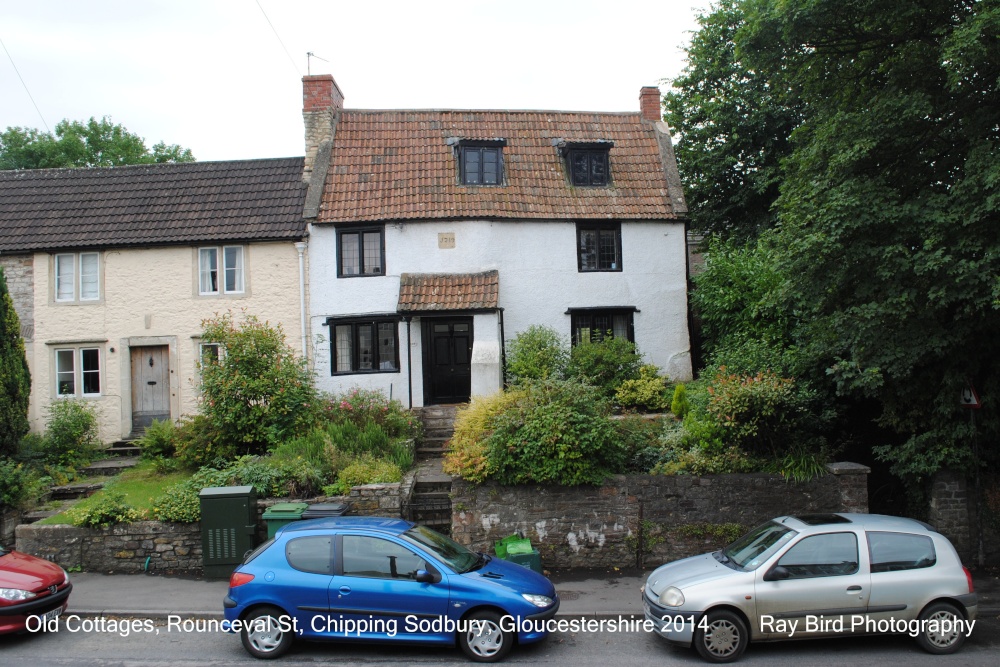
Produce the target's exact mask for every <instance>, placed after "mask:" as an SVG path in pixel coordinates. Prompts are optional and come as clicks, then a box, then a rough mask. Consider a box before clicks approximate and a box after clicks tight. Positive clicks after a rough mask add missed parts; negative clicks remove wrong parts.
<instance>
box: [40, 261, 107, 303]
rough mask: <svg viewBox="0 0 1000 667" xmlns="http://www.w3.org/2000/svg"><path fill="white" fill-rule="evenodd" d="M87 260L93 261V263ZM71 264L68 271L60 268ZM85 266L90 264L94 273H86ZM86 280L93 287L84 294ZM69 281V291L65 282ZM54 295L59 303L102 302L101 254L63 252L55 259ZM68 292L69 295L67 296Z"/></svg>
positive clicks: (53, 272) (53, 274)
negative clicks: (85, 279) (66, 263)
mask: <svg viewBox="0 0 1000 667" xmlns="http://www.w3.org/2000/svg"><path fill="white" fill-rule="evenodd" d="M85 260H92V263H90V262H87V261H85ZM65 262H68V263H69V270H68V271H65V270H63V271H61V270H60V267H61V265H63V264H64V263H65ZM84 264H90V268H92V271H87V273H84ZM84 278H87V283H86V284H89V285H92V286H93V289H92V290H88V292H87V293H86V294H84V285H85V283H84ZM66 281H68V282H69V285H68V288H69V289H68V290H66V289H65V287H67V286H66V285H65V282H66ZM52 282H53V285H52V294H53V300H54V301H56V302H57V303H78V302H85V301H100V299H101V253H99V252H61V253H57V254H56V255H55V257H54V259H53V268H52ZM67 292H68V294H67Z"/></svg>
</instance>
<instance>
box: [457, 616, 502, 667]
mask: <svg viewBox="0 0 1000 667" xmlns="http://www.w3.org/2000/svg"><path fill="white" fill-rule="evenodd" d="M465 623H467V624H468V627H467V629H465V631H464V632H459V633H458V645H459V646H461V647H462V651H463V652H464V653H465V655H467V656H468V657H469V659H470V660H473V661H475V662H497V661H498V660H503V659H504V656H506V655H507V654H508V653H510V649H511V648H513V645H514V634H513V633H511V632H505V631H504V630H502V629H501V628H500V614H497V613H495V612H492V611H480V612H476V613H474V614H472V615H471V616H469V617H468V618H466V619H465Z"/></svg>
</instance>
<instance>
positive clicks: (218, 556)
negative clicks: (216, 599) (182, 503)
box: [198, 486, 257, 579]
mask: <svg viewBox="0 0 1000 667" xmlns="http://www.w3.org/2000/svg"><path fill="white" fill-rule="evenodd" d="M198 497H199V498H200V499H201V554H202V556H201V558H202V562H203V564H204V567H205V578H206V579H228V578H229V575H231V574H232V573H233V570H234V569H236V566H237V565H239V564H240V563H242V562H243V557H244V556H245V555H246V553H247V552H248V551H250V550H251V549H253V546H254V534H255V533H256V532H257V494H256V493H255V492H254V490H253V487H252V486H214V487H208V488H205V489H202V490H201V493H199V494H198Z"/></svg>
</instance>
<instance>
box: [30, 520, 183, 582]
mask: <svg viewBox="0 0 1000 667" xmlns="http://www.w3.org/2000/svg"><path fill="white" fill-rule="evenodd" d="M17 549H18V551H23V552H25V553H29V554H32V555H34V556H39V557H41V558H45V559H47V560H51V561H53V562H55V563H58V564H59V565H62V566H63V567H64V568H67V569H69V568H74V569H75V568H81V569H83V570H87V571H93V572H121V573H137V572H145V571H149V572H163V571H171V572H191V571H198V570H201V565H202V564H201V526H200V524H197V523H164V522H161V521H138V522H136V523H123V524H118V525H115V526H111V527H109V528H77V527H75V526H38V525H35V524H27V525H23V526H18V527H17ZM147 559H148V562H147Z"/></svg>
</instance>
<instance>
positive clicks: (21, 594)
mask: <svg viewBox="0 0 1000 667" xmlns="http://www.w3.org/2000/svg"><path fill="white" fill-rule="evenodd" d="M71 590H73V584H71V583H70V582H69V575H67V574H66V570H64V569H62V568H61V567H59V566H58V565H56V564H55V563H50V562H49V561H47V560H42V559H41V558H35V557H34V556H29V555H28V554H22V553H19V552H17V551H8V550H6V549H4V548H3V547H0V634H5V633H10V632H24V631H26V630H27V631H32V632H37V631H38V630H39V629H41V628H42V627H46V626H47V623H46V622H47V621H48V622H51V621H52V620H53V619H56V618H58V617H59V616H60V615H61V614H62V613H63V612H64V611H66V605H67V604H68V603H69V592H70V591H71ZM29 619H30V622H29Z"/></svg>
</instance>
